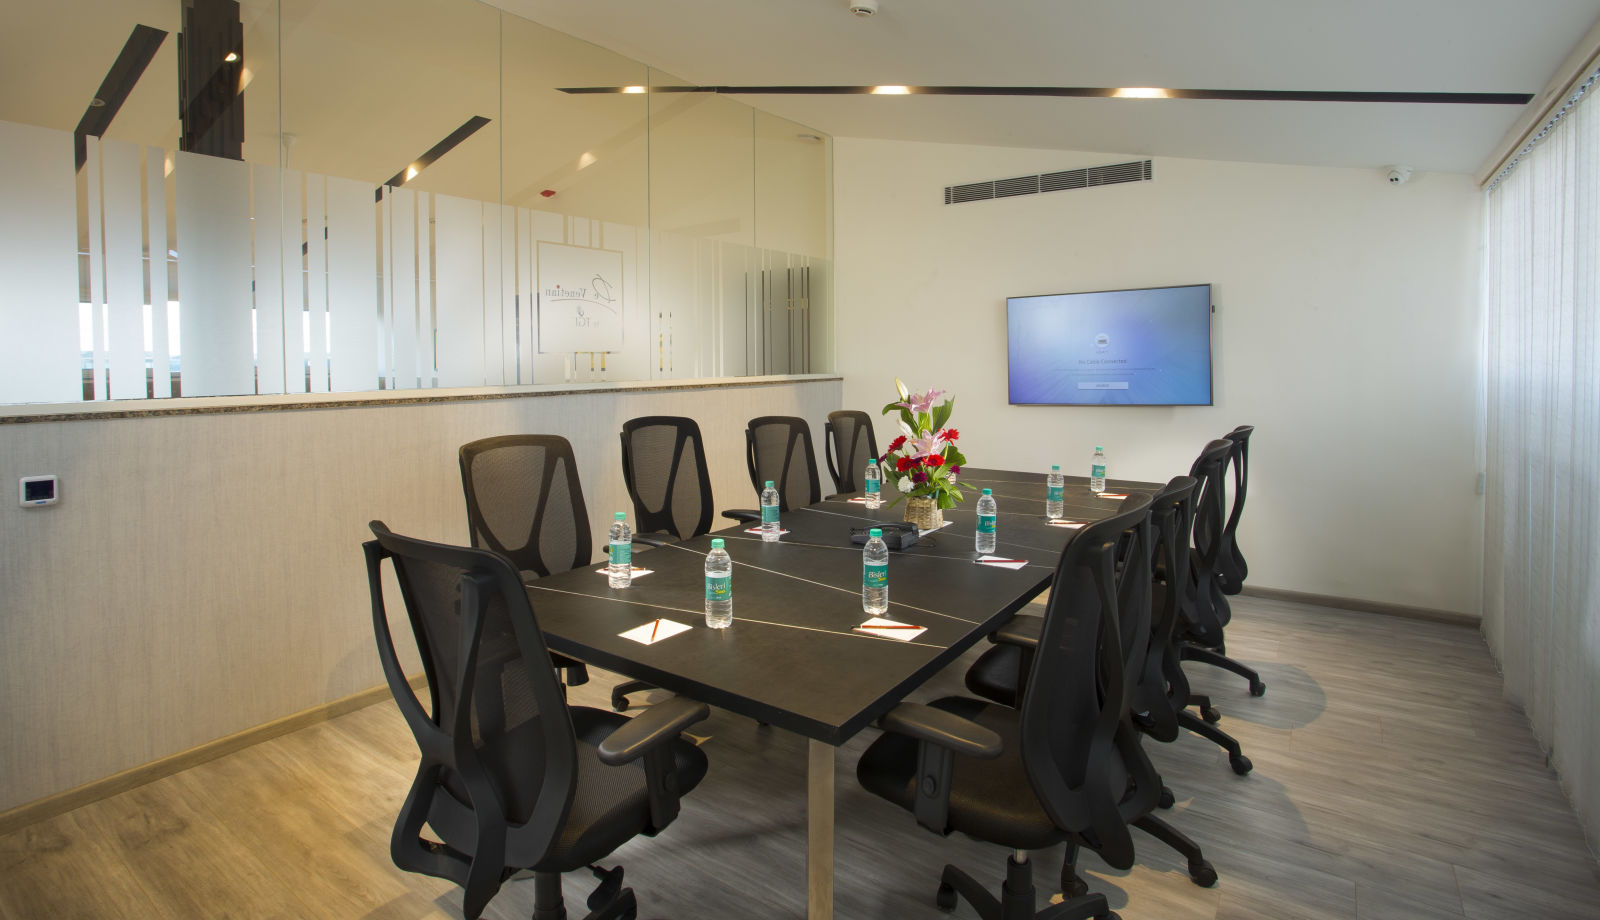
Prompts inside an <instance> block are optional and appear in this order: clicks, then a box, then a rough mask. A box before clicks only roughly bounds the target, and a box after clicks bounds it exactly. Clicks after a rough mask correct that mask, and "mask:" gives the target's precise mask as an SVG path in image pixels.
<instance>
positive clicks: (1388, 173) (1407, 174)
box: [1384, 166, 1411, 185]
mask: <svg viewBox="0 0 1600 920" xmlns="http://www.w3.org/2000/svg"><path fill="white" fill-rule="evenodd" d="M1384 178H1385V179H1388V180H1389V184H1390V185H1405V184H1406V181H1407V180H1409V179H1410V178H1411V167H1409V166H1391V167H1389V168H1388V169H1387V170H1385V171H1384Z"/></svg>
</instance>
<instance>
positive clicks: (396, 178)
mask: <svg viewBox="0 0 1600 920" xmlns="http://www.w3.org/2000/svg"><path fill="white" fill-rule="evenodd" d="M488 123H489V119H487V118H484V117H483V116H482V115H474V116H472V117H471V118H469V119H467V120H466V121H464V122H462V123H461V127H459V128H457V129H455V130H454V131H451V132H450V133H449V134H448V135H446V136H445V139H444V140H442V141H440V142H439V143H437V144H434V145H433V146H432V147H429V148H428V152H427V153H424V154H423V155H422V156H420V157H417V158H416V159H415V160H412V161H411V163H410V164H409V165H407V166H406V168H405V169H402V170H400V171H399V172H397V173H395V174H394V175H393V176H391V177H390V178H389V181H388V182H385V183H383V185H382V186H380V187H379V188H378V190H377V195H376V198H377V200H378V201H382V200H383V190H384V189H386V188H399V187H400V186H402V185H405V184H406V183H407V182H409V181H410V180H412V179H415V178H416V177H417V173H420V172H422V171H423V170H424V169H427V168H428V167H429V166H432V165H433V163H434V161H436V160H438V159H439V158H440V157H442V156H444V155H445V154H447V153H449V152H450V151H451V150H454V149H455V148H456V146H457V145H458V144H460V143H461V142H462V141H464V140H466V139H467V138H469V137H471V136H472V135H474V134H476V133H477V132H478V129H479V128H482V127H483V126H484V125H486V124H488Z"/></svg>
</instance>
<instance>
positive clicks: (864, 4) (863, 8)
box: [850, 0, 878, 19]
mask: <svg viewBox="0 0 1600 920" xmlns="http://www.w3.org/2000/svg"><path fill="white" fill-rule="evenodd" d="M877 11H878V0H850V12H852V13H855V14H856V15H857V16H859V17H861V18H862V19H865V18H867V17H868V16H871V15H872V14H873V13H876V12H877Z"/></svg>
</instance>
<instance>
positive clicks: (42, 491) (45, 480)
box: [17, 476, 61, 508]
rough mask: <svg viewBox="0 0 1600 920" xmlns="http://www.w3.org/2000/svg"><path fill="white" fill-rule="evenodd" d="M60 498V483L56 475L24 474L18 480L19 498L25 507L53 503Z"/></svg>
mask: <svg viewBox="0 0 1600 920" xmlns="http://www.w3.org/2000/svg"><path fill="white" fill-rule="evenodd" d="M60 498H61V487H60V483H59V482H57V481H56V477H54V476H24V477H22V479H20V480H18V482H17V500H18V501H19V502H21V503H22V507H24V508H37V507H39V506H40V505H53V504H55V503H56V502H57V501H58V500H60Z"/></svg>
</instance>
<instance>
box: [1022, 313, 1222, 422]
mask: <svg viewBox="0 0 1600 920" xmlns="http://www.w3.org/2000/svg"><path fill="white" fill-rule="evenodd" d="M1006 343H1007V357H1008V359H1009V361H1008V367H1009V376H1010V384H1011V404H1012V405H1018V406H1041V405H1042V406H1209V405H1211V285H1209V284H1191V285H1186V286H1183V287H1162V288H1141V289H1138V290H1129V291H1090V292H1085V293H1080V294H1041V295H1038V296H1033V297H1008V298H1007V299H1006Z"/></svg>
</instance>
